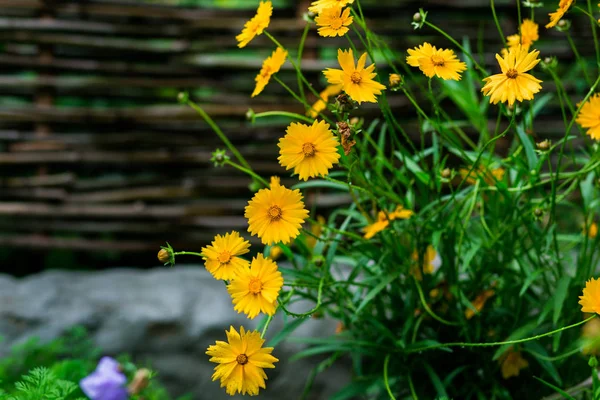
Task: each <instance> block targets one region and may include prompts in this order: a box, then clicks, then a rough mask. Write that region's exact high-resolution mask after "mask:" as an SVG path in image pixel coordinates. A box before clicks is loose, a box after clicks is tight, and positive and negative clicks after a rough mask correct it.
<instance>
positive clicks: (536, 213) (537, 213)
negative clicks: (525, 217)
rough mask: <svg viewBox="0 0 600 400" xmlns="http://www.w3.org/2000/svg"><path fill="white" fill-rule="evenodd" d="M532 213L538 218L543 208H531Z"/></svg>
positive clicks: (542, 213)
mask: <svg viewBox="0 0 600 400" xmlns="http://www.w3.org/2000/svg"><path fill="white" fill-rule="evenodd" d="M533 215H535V216H536V217H537V218H539V217H541V216H542V215H544V210H542V209H541V208H536V209H535V210H533Z"/></svg>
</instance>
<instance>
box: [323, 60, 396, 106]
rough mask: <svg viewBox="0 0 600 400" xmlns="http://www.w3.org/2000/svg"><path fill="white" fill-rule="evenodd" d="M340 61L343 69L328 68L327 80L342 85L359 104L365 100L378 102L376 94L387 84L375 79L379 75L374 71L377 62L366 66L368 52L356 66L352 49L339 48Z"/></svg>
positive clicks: (324, 72) (326, 72)
mask: <svg viewBox="0 0 600 400" xmlns="http://www.w3.org/2000/svg"><path fill="white" fill-rule="evenodd" d="M338 62H339V63H340V66H341V67H342V69H333V68H327V70H325V71H323V74H325V77H326V78H327V81H328V82H329V83H330V84H332V85H342V89H343V90H344V92H346V94H347V95H348V96H350V98H351V99H352V100H354V101H356V102H358V103H359V104H361V103H362V102H363V101H366V102H369V103H377V99H376V98H375V95H379V94H381V91H382V90H385V86H383V85H382V84H381V83H379V82H376V81H374V80H373V78H375V77H376V76H377V74H376V73H374V72H373V70H374V69H375V64H371V65H369V66H368V67H367V68H365V63H366V62H367V53H364V54H363V55H362V56H360V58H359V59H358V63H357V64H356V67H355V66H354V54H353V53H352V50H347V51H343V50H342V49H338Z"/></svg>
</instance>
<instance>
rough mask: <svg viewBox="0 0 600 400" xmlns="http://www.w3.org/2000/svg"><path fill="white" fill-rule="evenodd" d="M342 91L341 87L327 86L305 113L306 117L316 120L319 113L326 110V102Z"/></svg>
mask: <svg viewBox="0 0 600 400" xmlns="http://www.w3.org/2000/svg"><path fill="white" fill-rule="evenodd" d="M341 91H342V85H329V86H327V87H326V88H325V89H324V90H323V91H322V92H321V93H319V100H317V101H316V102H315V104H313V105H312V107H311V108H310V110H308V111H307V112H306V115H308V116H310V117H311V118H317V116H318V115H319V113H321V112H322V111H325V109H327V100H329V98H330V97H331V96H335V95H337V94H339V93H340V92H341Z"/></svg>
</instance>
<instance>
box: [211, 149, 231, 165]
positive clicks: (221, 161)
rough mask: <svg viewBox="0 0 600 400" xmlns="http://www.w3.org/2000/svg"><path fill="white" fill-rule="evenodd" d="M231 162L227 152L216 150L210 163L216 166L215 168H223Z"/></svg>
mask: <svg viewBox="0 0 600 400" xmlns="http://www.w3.org/2000/svg"><path fill="white" fill-rule="evenodd" d="M228 160H229V156H228V155H227V152H226V150H223V149H216V150H215V151H213V153H212V157H211V158H210V161H212V163H213V164H214V166H215V167H222V166H224V165H225V163H226V162H227V161H228Z"/></svg>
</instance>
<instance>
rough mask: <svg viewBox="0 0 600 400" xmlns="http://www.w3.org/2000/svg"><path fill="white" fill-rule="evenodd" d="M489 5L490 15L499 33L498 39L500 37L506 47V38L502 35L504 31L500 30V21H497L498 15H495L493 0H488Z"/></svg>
mask: <svg viewBox="0 0 600 400" xmlns="http://www.w3.org/2000/svg"><path fill="white" fill-rule="evenodd" d="M490 7H491V8H492V15H493V16H494V22H495V23H496V29H498V33H499V34H500V39H502V43H503V44H504V46H505V47H506V38H505V37H504V33H503V32H502V28H501V27H500V21H498V16H497V15H496V6H495V5H494V0H490Z"/></svg>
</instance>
